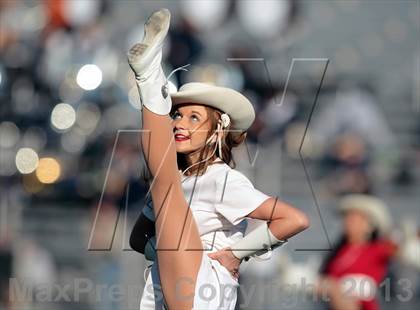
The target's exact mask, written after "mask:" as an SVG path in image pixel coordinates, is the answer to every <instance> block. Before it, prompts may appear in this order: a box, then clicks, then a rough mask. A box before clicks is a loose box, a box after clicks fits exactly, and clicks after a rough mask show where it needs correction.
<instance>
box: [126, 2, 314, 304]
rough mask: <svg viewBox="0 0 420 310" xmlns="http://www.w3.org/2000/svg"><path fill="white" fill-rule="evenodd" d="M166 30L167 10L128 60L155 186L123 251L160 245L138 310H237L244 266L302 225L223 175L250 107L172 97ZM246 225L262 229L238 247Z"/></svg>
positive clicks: (213, 89) (298, 217)
mask: <svg viewBox="0 0 420 310" xmlns="http://www.w3.org/2000/svg"><path fill="white" fill-rule="evenodd" d="M169 23H170V13H169V11H168V10H166V9H161V10H159V11H157V12H155V13H153V14H152V15H151V16H150V17H149V19H148V20H147V22H146V24H145V34H144V38H143V41H142V42H141V43H138V44H135V45H134V46H133V47H132V48H131V49H130V51H129V52H128V61H129V64H130V67H131V68H132V70H133V71H134V74H135V78H136V83H137V86H138V90H139V93H140V101H141V104H142V129H143V131H142V134H141V144H142V147H143V153H144V156H145V159H146V163H147V166H148V169H149V172H150V174H151V176H152V178H153V181H152V182H151V185H150V193H151V198H152V203H149V205H148V206H149V209H147V208H145V209H144V210H143V216H141V218H140V219H139V221H138V222H137V223H136V225H135V227H134V229H133V232H132V235H131V237H130V244H131V246H132V247H133V248H134V249H136V248H137V249H139V248H140V249H141V250H143V248H144V247H146V248H147V246H145V244H144V242H142V241H138V240H139V236H141V237H142V236H144V235H145V234H147V235H148V236H146V237H147V238H149V237H150V235H151V234H153V233H156V240H157V241H156V249H157V251H156V261H155V263H154V264H153V266H152V269H151V272H150V274H149V276H148V279H147V282H146V286H145V289H144V292H143V296H142V299H141V304H140V308H141V309H142V310H144V309H162V308H163V307H166V308H169V309H171V310H172V309H192V308H193V309H234V308H235V304H236V298H237V296H236V291H237V286H238V285H239V284H238V282H237V279H236V278H237V273H235V272H237V267H238V266H239V263H240V261H241V259H243V258H244V257H247V256H249V255H251V254H252V253H254V252H256V251H257V250H261V249H267V248H273V247H275V246H278V245H280V244H281V243H282V242H284V241H285V240H286V239H287V238H289V237H291V236H293V235H295V234H297V233H299V232H301V231H302V230H304V229H306V228H307V227H308V225H309V221H308V218H307V217H306V215H305V214H304V213H302V212H301V211H299V210H298V209H296V208H293V207H291V206H289V205H287V204H286V203H283V202H280V201H278V200H277V198H274V197H270V196H267V195H265V194H264V193H262V192H260V191H258V190H257V189H255V188H254V187H253V185H252V184H251V182H250V181H249V180H248V179H247V178H246V177H245V176H244V175H243V174H242V173H240V172H239V171H236V170H234V169H232V168H231V167H230V166H229V165H228V164H230V163H231V162H232V156H231V148H232V147H233V146H237V145H238V144H239V143H241V142H242V141H243V140H244V138H245V135H246V130H247V129H248V128H249V126H250V125H251V124H252V122H253V120H254V118H255V112H254V110H253V107H252V105H251V103H250V102H249V101H248V99H247V98H245V97H244V96H243V95H241V94H240V93H238V92H236V91H234V90H232V89H228V88H224V87H217V86H212V85H208V84H203V83H189V84H186V85H184V86H183V87H181V89H180V91H179V92H177V93H176V94H172V95H170V94H169V92H168V87H167V80H166V78H165V76H164V74H163V71H162V68H161V58H162V45H163V41H164V38H165V36H166V34H167V31H168V28H169ZM172 104H173V106H172ZM144 107H145V109H144ZM171 110H172V113H171V116H169V113H170V112H171ZM216 149H217V150H218V152H217V153H218V155H216V154H215V153H216ZM185 168H186V169H185ZM178 169H180V170H178ZM193 175H194V176H195V177H192V176H193ZM147 210H148V211H147ZM146 217H147V218H149V219H148V220H147V219H146ZM246 217H250V218H255V219H260V220H265V221H267V222H268V226H267V225H262V226H260V227H259V228H257V229H255V230H254V231H252V232H251V233H249V234H247V236H245V237H244V231H245V228H246V221H245V220H244V219H245V218H246ZM148 228H150V231H149V232H147V230H148ZM140 239H142V238H140ZM143 239H144V238H143ZM149 247H150V245H149ZM221 249H223V250H224V251H221V252H217V253H213V254H212V255H210V256H212V258H213V259H212V258H210V257H209V255H207V253H208V252H205V251H213V252H214V250H221ZM221 263H222V264H223V265H222V264H221ZM226 288H230V291H228V293H229V296H227V295H226Z"/></svg>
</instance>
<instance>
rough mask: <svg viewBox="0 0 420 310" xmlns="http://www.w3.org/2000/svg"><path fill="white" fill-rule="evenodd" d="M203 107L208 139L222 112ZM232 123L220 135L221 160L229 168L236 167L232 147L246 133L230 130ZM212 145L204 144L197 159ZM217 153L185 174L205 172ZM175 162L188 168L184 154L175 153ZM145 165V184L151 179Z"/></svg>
mask: <svg viewBox="0 0 420 310" xmlns="http://www.w3.org/2000/svg"><path fill="white" fill-rule="evenodd" d="M178 107H179V105H178V106H176V107H175V108H173V109H172V111H171V115H173V113H174V112H175V111H176V110H177V108H178ZM204 107H205V109H206V111H207V114H208V117H209V120H210V122H211V129H210V130H209V132H208V134H207V137H206V139H208V138H209V137H210V136H211V135H212V134H213V133H214V132H215V130H216V129H217V122H218V121H219V119H220V116H221V115H222V114H223V113H224V112H223V111H221V110H219V109H216V108H213V107H209V106H204ZM234 125H235V123H234V121H232V120H231V124H230V125H229V126H228V127H227V128H225V129H224V130H225V134H224V135H223V137H222V156H223V158H222V160H223V162H225V163H226V164H228V165H229V166H230V167H231V168H235V167H236V163H235V161H234V159H233V156H232V149H233V148H234V147H237V146H239V145H240V144H241V143H243V142H244V141H245V139H246V135H247V132H246V131H242V132H237V131H234V130H231V128H232V127H234ZM214 147H215V144H214V143H213V144H210V145H209V144H206V145H205V146H204V147H202V148H201V149H200V150H199V152H200V156H199V161H201V160H204V159H205V158H207V157H208V156H209V155H210V154H211V153H212V151H213V150H214ZM217 154H218V153H215V154H214V155H213V156H212V157H211V158H209V159H208V160H206V161H203V162H201V163H200V164H198V165H195V166H193V167H191V169H189V170H188V171H187V172H186V175H193V174H196V175H203V174H204V173H205V172H206V170H207V167H208V166H209V165H210V164H211V163H212V162H213V160H214V159H216V156H217ZM177 163H178V169H181V170H185V169H186V168H188V164H187V160H186V156H185V154H181V153H177ZM214 164H217V163H214ZM145 166H146V169H144V170H143V171H142V173H141V176H142V179H143V181H144V182H145V183H146V184H150V182H151V181H152V175H151V173H150V171H149V169H148V167H147V163H146V165H145Z"/></svg>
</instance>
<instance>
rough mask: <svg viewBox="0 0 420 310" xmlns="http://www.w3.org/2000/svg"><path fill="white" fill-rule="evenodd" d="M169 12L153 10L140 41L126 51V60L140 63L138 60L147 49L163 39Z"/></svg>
mask: <svg viewBox="0 0 420 310" xmlns="http://www.w3.org/2000/svg"><path fill="white" fill-rule="evenodd" d="M170 19H171V13H170V12H169V10H167V9H161V10H159V11H156V12H154V13H153V14H152V15H150V17H149V18H148V19H147V21H146V23H145V26H144V37H143V40H142V42H141V43H137V44H135V45H133V47H132V48H131V49H130V50H129V52H128V61H129V62H130V63H132V64H133V65H137V64H140V62H141V61H142V60H143V59H145V58H146V57H147V54H148V51H151V50H152V47H154V46H156V44H159V43H160V42H159V41H161V42H162V41H163V39H164V38H165V36H166V34H167V33H168V29H169V24H170Z"/></svg>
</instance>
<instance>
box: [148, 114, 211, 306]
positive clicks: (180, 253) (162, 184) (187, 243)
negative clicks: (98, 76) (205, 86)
mask: <svg viewBox="0 0 420 310" xmlns="http://www.w3.org/2000/svg"><path fill="white" fill-rule="evenodd" d="M170 122H171V120H170V117H169V116H167V115H157V114H154V113H152V112H150V111H148V110H147V109H143V129H146V130H148V131H150V134H149V133H148V132H143V133H142V146H143V152H144V154H145V157H148V158H146V161H147V163H148V166H149V169H150V172H151V173H152V175H153V177H154V181H153V184H152V186H151V195H152V200H153V206H154V212H155V215H156V235H157V240H158V242H157V249H158V250H157V256H158V262H159V273H160V278H161V283H162V290H163V294H164V296H165V300H166V302H167V303H168V305H169V307H170V309H191V308H192V302H193V300H192V298H185V297H188V296H193V295H194V290H195V280H196V277H197V273H198V270H199V267H200V264H201V259H202V254H203V253H202V251H200V250H198V249H202V243H201V239H200V237H199V233H198V228H197V225H196V223H195V221H194V218H193V216H192V213H191V210H190V208H189V206H188V203H187V201H186V200H185V198H184V193H183V191H182V187H181V180H180V175H179V172H178V167H177V162H176V149H175V144H174V143H175V141H174V137H173V130H172V125H171V123H170ZM149 141H150V142H149ZM165 153H166V156H164V154H165ZM178 245H179V248H178ZM165 249H167V250H165ZM186 249H187V250H186ZM188 249H189V251H188ZM191 249H195V250H191ZM177 295H178V296H177ZM177 297H178V298H177ZM179 297H180V298H179ZM182 297H184V298H182Z"/></svg>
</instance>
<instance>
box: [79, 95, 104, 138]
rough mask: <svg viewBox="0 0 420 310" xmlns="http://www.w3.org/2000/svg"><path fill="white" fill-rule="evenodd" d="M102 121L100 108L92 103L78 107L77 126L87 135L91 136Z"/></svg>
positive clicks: (85, 103) (84, 103)
mask: <svg viewBox="0 0 420 310" xmlns="http://www.w3.org/2000/svg"><path fill="white" fill-rule="evenodd" d="M100 120H101V111H100V110H99V108H98V106H97V105H96V104H94V103H91V102H83V103H81V104H80V105H79V106H78V107H77V112H76V125H77V126H78V128H80V131H81V132H82V133H83V134H85V135H90V134H91V133H93V132H94V131H95V129H96V127H97V126H98V124H99V121H100Z"/></svg>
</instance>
